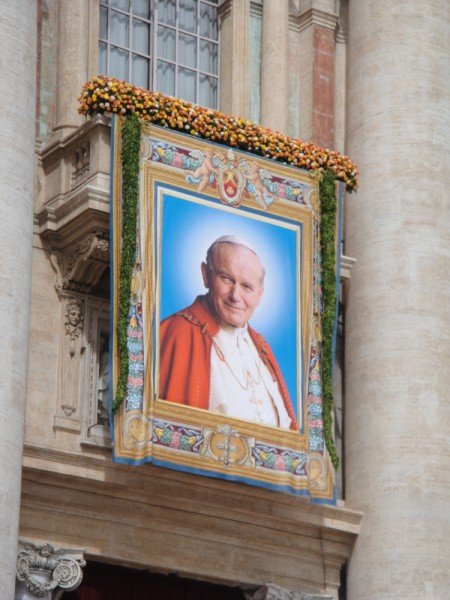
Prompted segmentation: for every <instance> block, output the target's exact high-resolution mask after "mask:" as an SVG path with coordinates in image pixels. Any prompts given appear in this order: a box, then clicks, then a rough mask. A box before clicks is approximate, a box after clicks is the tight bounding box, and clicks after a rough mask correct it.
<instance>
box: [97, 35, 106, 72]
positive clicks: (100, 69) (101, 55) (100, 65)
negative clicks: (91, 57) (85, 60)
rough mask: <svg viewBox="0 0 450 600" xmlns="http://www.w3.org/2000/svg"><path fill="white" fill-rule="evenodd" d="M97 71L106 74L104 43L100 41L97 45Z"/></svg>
mask: <svg viewBox="0 0 450 600" xmlns="http://www.w3.org/2000/svg"><path fill="white" fill-rule="evenodd" d="M98 72H99V73H100V74H101V75H106V73H107V70H106V44H104V43H103V42H100V44H99V47H98Z"/></svg>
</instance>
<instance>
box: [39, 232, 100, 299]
mask: <svg viewBox="0 0 450 600" xmlns="http://www.w3.org/2000/svg"><path fill="white" fill-rule="evenodd" d="M50 260H51V264H52V266H53V268H54V270H55V272H56V283H55V288H56V291H57V292H58V293H59V294H61V293H62V292H64V291H67V290H72V291H75V292H80V293H83V294H89V292H90V291H91V289H92V288H93V287H94V286H95V285H96V284H97V283H98V282H99V280H100V277H101V276H102V275H103V273H104V271H105V269H106V268H107V267H108V264H109V240H108V239H107V238H106V237H105V233H104V232H102V231H96V232H94V233H90V234H88V235H86V236H85V237H84V238H83V239H82V240H81V241H79V242H77V243H75V244H73V245H72V246H70V247H69V248H68V249H66V250H65V251H61V250H53V251H52V252H51V253H50Z"/></svg>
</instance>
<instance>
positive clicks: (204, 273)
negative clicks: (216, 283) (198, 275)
mask: <svg viewBox="0 0 450 600" xmlns="http://www.w3.org/2000/svg"><path fill="white" fill-rule="evenodd" d="M202 277H203V284H204V286H205V288H207V289H209V287H210V272H209V269H208V265H207V264H206V263H205V262H202Z"/></svg>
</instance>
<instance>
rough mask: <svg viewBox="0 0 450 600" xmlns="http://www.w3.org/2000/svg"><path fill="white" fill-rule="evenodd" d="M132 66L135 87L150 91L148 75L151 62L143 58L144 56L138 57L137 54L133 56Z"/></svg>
mask: <svg viewBox="0 0 450 600" xmlns="http://www.w3.org/2000/svg"><path fill="white" fill-rule="evenodd" d="M132 65H133V75H132V82H133V83H134V85H137V86H139V87H143V88H145V89H146V90H148V88H149V85H148V74H149V67H150V61H149V60H148V59H147V58H143V57H142V56H136V54H132Z"/></svg>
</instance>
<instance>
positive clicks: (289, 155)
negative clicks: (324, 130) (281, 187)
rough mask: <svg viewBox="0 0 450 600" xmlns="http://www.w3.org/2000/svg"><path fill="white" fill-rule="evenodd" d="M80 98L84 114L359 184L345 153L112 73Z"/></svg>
mask: <svg viewBox="0 0 450 600" xmlns="http://www.w3.org/2000/svg"><path fill="white" fill-rule="evenodd" d="M78 101H79V108H78V111H79V112H80V113H81V114H83V115H93V114H97V113H98V114H104V113H111V114H117V115H122V116H129V115H136V116H138V117H140V118H141V119H143V120H144V121H150V122H151V123H154V124H156V125H162V126H164V127H170V128H171V129H176V130H178V131H183V132H184V133H189V134H191V135H193V136H198V137H201V138H204V139H207V140H211V141H213V142H216V143H219V144H225V145H226V146H233V147H236V148H240V149H241V150H246V151H247V152H252V153H253V154H256V155H259V156H263V157H265V158H272V159H274V160H277V161H281V162H283V163H286V164H289V165H292V166H294V167H300V168H302V169H307V170H310V171H319V172H320V173H324V172H325V171H326V170H327V169H329V170H331V171H332V172H333V173H334V174H335V176H336V178H337V179H339V180H341V181H343V182H344V183H345V185H346V187H347V190H349V191H351V190H355V189H356V187H357V182H358V169H357V168H356V165H355V164H354V163H353V162H352V161H351V160H350V159H349V158H348V156H344V155H342V154H339V153H338V152H334V151H332V150H328V149H324V148H320V147H319V146H316V145H315V144H312V143H308V142H302V141H300V140H297V139H295V138H292V137H289V136H286V135H283V134H282V133H279V132H276V131H272V130H271V129H266V128H264V127H262V126H260V125H257V124H256V123H253V122H252V121H248V120H246V119H241V118H238V117H231V116H228V115H225V114H223V113H221V112H219V111H217V110H212V109H209V108H204V107H202V106H197V105H195V104H191V103H189V102H185V101H184V100H179V99H177V98H171V97H170V96H165V95H164V94H161V93H159V92H149V91H148V90H144V89H142V88H139V87H136V86H134V85H132V84H131V83H127V82H125V81H119V80H118V79H115V78H113V77H106V76H103V75H98V76H96V77H94V78H93V79H91V80H90V81H88V82H86V83H85V84H84V86H83V89H82V91H81V94H80V96H79V98H78Z"/></svg>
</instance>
